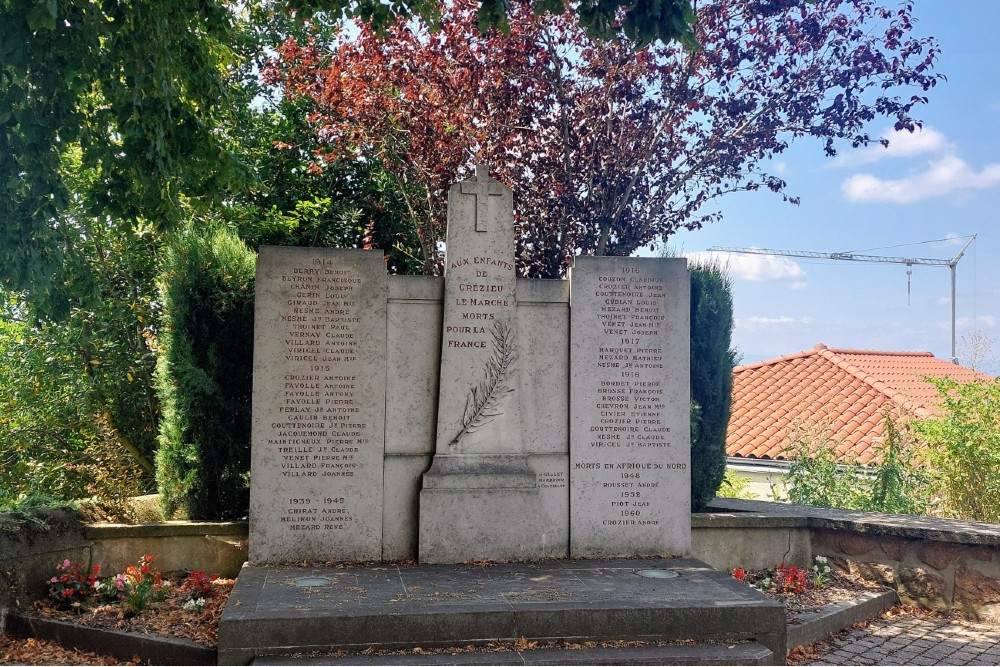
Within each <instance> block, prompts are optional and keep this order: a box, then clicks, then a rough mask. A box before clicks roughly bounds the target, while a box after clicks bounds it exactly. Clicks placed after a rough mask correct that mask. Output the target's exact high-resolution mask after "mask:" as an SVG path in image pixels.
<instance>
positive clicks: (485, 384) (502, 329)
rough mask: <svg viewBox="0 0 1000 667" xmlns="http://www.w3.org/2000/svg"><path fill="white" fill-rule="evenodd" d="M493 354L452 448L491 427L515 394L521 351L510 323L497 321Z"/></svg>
mask: <svg viewBox="0 0 1000 667" xmlns="http://www.w3.org/2000/svg"><path fill="white" fill-rule="evenodd" d="M490 334H491V335H492V337H493V353H492V354H491V355H490V357H489V359H487V360H486V372H485V374H484V377H483V379H482V380H480V381H479V383H478V384H476V385H475V386H474V387H472V390H471V391H470V392H469V396H468V397H467V398H466V399H465V414H464V416H463V417H462V430H461V431H460V432H459V434H458V435H457V436H455V439H454V440H452V441H451V443H450V444H451V446H452V447H455V446H457V445H458V444H459V443H460V442H461V441H462V439H463V438H464V437H465V436H466V435H467V434H469V433H475V432H476V431H478V430H479V429H481V428H482V427H483V426H486V425H487V424H489V423H490V422H491V421H493V419H494V418H495V417H497V416H499V415H501V414H503V410H502V409H501V408H500V405H501V404H502V403H503V399H504V398H505V397H506V396H507V394H509V393H511V392H512V391H514V387H512V386H510V380H511V376H512V375H513V373H514V364H515V363H517V350H516V345H515V342H514V329H513V328H512V327H511V326H510V323H509V322H507V321H502V320H497V321H496V322H494V323H493V331H491V332H490Z"/></svg>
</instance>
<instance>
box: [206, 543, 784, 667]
mask: <svg viewBox="0 0 1000 667" xmlns="http://www.w3.org/2000/svg"><path fill="white" fill-rule="evenodd" d="M650 575H652V576H650ZM785 632H786V626H785V608H784V605H782V604H781V603H778V602H775V601H773V600H770V599H769V598H767V597H766V596H764V595H763V594H762V593H760V592H759V591H756V590H754V589H752V588H749V587H747V586H745V585H743V584H741V583H739V582H737V581H734V580H733V579H732V578H731V577H729V576H728V575H727V574H726V573H723V572H718V571H716V570H713V569H712V568H710V567H709V566H708V565H706V564H704V563H702V562H701V561H697V560H694V559H629V560H613V561H574V560H554V561H541V562H537V563H518V564H498V565H394V564H380V565H372V566H366V567H351V568H348V567H329V568H324V567H317V568H284V567H250V566H245V567H244V568H243V571H242V572H241V574H240V576H239V579H238V580H237V583H236V587H235V588H234V590H233V593H232V594H231V595H230V598H229V603H228V605H227V606H226V610H225V612H224V613H223V615H222V619H221V621H220V624H219V664H249V663H251V661H253V660H254V659H255V658H262V657H263V656H280V655H290V654H304V653H311V652H319V653H325V652H331V651H337V650H346V651H354V652H361V651H364V650H366V649H368V648H374V649H377V650H395V649H406V648H413V647H423V648H429V647H447V646H465V645H467V644H475V645H485V644H488V643H490V642H498V641H501V642H502V641H508V642H514V641H517V640H518V639H519V638H522V637H523V638H525V639H527V640H529V641H538V642H541V643H545V642H549V641H559V640H568V641H572V642H578V643H582V642H585V641H596V642H602V641H614V640H623V641H642V642H656V641H678V640H684V641H693V642H694V643H696V644H725V645H742V644H743V643H745V642H757V643H759V644H761V645H763V646H765V647H767V648H768V649H769V650H770V651H771V653H772V655H773V656H778V658H773V660H774V661H776V662H777V661H781V662H783V659H784V651H785ZM489 655H491V656H493V655H494V654H489ZM588 660H589V658H588ZM737 662H739V661H737Z"/></svg>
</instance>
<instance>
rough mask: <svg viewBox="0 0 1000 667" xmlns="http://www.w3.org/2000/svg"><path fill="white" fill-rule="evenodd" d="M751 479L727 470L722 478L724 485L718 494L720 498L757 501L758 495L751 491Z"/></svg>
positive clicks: (720, 487)
mask: <svg viewBox="0 0 1000 667" xmlns="http://www.w3.org/2000/svg"><path fill="white" fill-rule="evenodd" d="M751 481H752V480H751V479H750V478H749V477H746V476H744V475H741V474H739V473H737V472H734V471H732V470H730V469H728V468H726V472H725V474H724V475H723V477H722V484H721V485H720V486H719V490H718V492H717V493H716V495H718V496H719V497H720V498H740V499H742V500H756V499H757V494H755V493H754V492H753V491H751V490H750V482H751Z"/></svg>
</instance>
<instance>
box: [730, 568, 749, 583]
mask: <svg viewBox="0 0 1000 667" xmlns="http://www.w3.org/2000/svg"><path fill="white" fill-rule="evenodd" d="M746 576H747V573H746V571H745V570H744V569H743V568H742V567H738V568H736V569H735V570H733V579H735V580H736V581H743V580H744V579H746Z"/></svg>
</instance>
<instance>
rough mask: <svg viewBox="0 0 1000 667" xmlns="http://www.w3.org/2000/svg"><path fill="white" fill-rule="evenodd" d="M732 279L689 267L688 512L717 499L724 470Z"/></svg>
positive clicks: (709, 267) (714, 267)
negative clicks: (689, 448) (689, 475)
mask: <svg viewBox="0 0 1000 667" xmlns="http://www.w3.org/2000/svg"><path fill="white" fill-rule="evenodd" d="M732 333H733V290H732V280H731V279H730V277H729V275H728V273H727V272H726V270H725V268H724V267H722V266H721V265H720V264H718V263H710V264H703V265H695V266H692V267H691V510H692V511H694V512H698V511H701V510H703V509H704V508H705V507H706V506H707V505H708V503H709V502H711V501H712V499H713V498H714V497H715V493H716V491H718V490H719V486H720V485H721V484H722V477H723V474H724V473H725V469H726V427H727V426H728V424H729V411H730V406H731V405H732V394H733V366H734V365H735V364H736V358H737V353H736V350H735V349H733V348H732V346H731V343H732Z"/></svg>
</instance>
